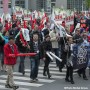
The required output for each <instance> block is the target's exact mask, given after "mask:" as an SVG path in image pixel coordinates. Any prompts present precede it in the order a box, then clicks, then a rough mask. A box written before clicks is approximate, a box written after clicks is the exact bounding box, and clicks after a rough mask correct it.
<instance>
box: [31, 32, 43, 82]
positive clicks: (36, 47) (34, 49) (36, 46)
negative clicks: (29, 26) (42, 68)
mask: <svg viewBox="0 0 90 90" xmlns="http://www.w3.org/2000/svg"><path fill="white" fill-rule="evenodd" d="M29 45H30V52H31V53H37V54H36V55H35V56H31V57H30V62H31V73H30V83H33V82H36V81H38V79H37V77H38V67H39V63H40V53H41V50H40V46H41V43H40V40H39V35H38V33H37V32H34V33H33V35H32V39H31V41H30V43H29Z"/></svg>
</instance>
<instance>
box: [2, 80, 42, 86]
mask: <svg viewBox="0 0 90 90" xmlns="http://www.w3.org/2000/svg"><path fill="white" fill-rule="evenodd" d="M0 82H1V83H4V84H5V83H6V80H0ZM15 84H16V85H24V86H34V87H40V86H42V85H43V84H36V83H29V82H25V81H24V82H20V81H15Z"/></svg>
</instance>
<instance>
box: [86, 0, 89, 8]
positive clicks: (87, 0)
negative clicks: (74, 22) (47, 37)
mask: <svg viewBox="0 0 90 90" xmlns="http://www.w3.org/2000/svg"><path fill="white" fill-rule="evenodd" d="M85 2H86V6H87V8H88V9H89V8H90V0H85Z"/></svg>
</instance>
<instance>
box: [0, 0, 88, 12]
mask: <svg viewBox="0 0 90 90" xmlns="http://www.w3.org/2000/svg"><path fill="white" fill-rule="evenodd" d="M2 1H3V0H0V9H2V8H3V2H2ZM11 1H12V3H13V4H11ZM11 6H20V7H22V8H25V9H30V10H44V11H46V12H51V8H52V7H56V8H65V9H71V10H77V11H83V10H86V6H85V0H9V4H8V7H9V9H10V8H11Z"/></svg>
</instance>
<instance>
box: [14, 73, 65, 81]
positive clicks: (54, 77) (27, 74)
mask: <svg viewBox="0 0 90 90" xmlns="http://www.w3.org/2000/svg"><path fill="white" fill-rule="evenodd" d="M14 75H21V73H19V72H14ZM25 76H30V74H29V73H25ZM38 78H45V76H43V75H42V74H38ZM51 78H53V79H63V78H65V76H60V75H59V76H56V75H52V77H51Z"/></svg>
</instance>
